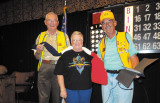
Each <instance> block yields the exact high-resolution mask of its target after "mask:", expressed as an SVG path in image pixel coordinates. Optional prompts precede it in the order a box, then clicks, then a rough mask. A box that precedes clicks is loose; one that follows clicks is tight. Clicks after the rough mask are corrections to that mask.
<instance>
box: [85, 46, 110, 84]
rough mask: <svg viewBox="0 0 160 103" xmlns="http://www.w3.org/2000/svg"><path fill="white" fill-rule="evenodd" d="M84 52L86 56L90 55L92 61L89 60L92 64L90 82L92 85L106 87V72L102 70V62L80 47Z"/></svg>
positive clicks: (96, 56)
mask: <svg viewBox="0 0 160 103" xmlns="http://www.w3.org/2000/svg"><path fill="white" fill-rule="evenodd" d="M82 49H83V50H84V52H86V53H87V54H88V55H91V56H92V57H93V59H92V60H91V63H92V71H91V80H92V82H94V83H97V84H102V85H107V83H108V76H107V72H106V70H105V68H104V62H103V61H102V60H101V59H100V58H99V57H98V55H97V54H96V53H94V52H92V51H90V50H89V49H87V48H86V47H82Z"/></svg>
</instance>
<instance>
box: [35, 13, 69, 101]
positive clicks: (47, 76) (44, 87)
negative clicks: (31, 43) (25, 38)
mask: <svg viewBox="0 0 160 103" xmlns="http://www.w3.org/2000/svg"><path fill="white" fill-rule="evenodd" d="M44 23H45V25H46V26H47V31H44V32H41V33H40V34H39V35H38V37H37V39H36V45H37V47H36V51H35V52H34V55H35V57H36V59H39V64H38V92H39V93H38V94H39V103H49V99H50V94H52V95H51V96H52V97H51V98H52V103H61V98H60V89H59V85H58V81H57V76H56V75H54V73H53V72H54V69H55V65H56V63H57V60H58V59H59V56H53V55H52V54H51V53H50V52H49V51H48V50H47V49H46V48H45V47H44V44H43V43H42V42H47V43H48V44H50V45H51V46H53V47H54V48H55V49H56V50H57V51H58V53H60V52H61V51H63V50H64V49H65V48H67V47H68V46H70V42H69V38H68V36H67V34H64V33H63V32H61V31H59V30H57V27H58V25H59V21H58V17H57V15H56V14H55V13H53V12H49V13H48V14H47V15H46V17H45V20H44ZM41 43H42V44H41Z"/></svg>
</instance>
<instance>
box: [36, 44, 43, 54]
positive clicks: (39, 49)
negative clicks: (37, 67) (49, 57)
mask: <svg viewBox="0 0 160 103" xmlns="http://www.w3.org/2000/svg"><path fill="white" fill-rule="evenodd" d="M43 49H44V44H39V45H37V48H36V50H37V51H36V52H37V53H41V52H42V51H43Z"/></svg>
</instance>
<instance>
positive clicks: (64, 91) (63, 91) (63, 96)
mask: <svg viewBox="0 0 160 103" xmlns="http://www.w3.org/2000/svg"><path fill="white" fill-rule="evenodd" d="M60 96H61V97H62V98H67V91H66V89H64V90H61V93H60Z"/></svg>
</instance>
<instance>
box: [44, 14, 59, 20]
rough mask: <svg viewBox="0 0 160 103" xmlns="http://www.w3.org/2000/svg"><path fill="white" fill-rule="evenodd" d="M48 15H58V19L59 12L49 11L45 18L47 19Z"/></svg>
mask: <svg viewBox="0 0 160 103" xmlns="http://www.w3.org/2000/svg"><path fill="white" fill-rule="evenodd" d="M48 15H56V17H57V20H58V16H57V14H55V13H54V12H49V13H47V14H46V17H45V20H46V19H47V16H48Z"/></svg>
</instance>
